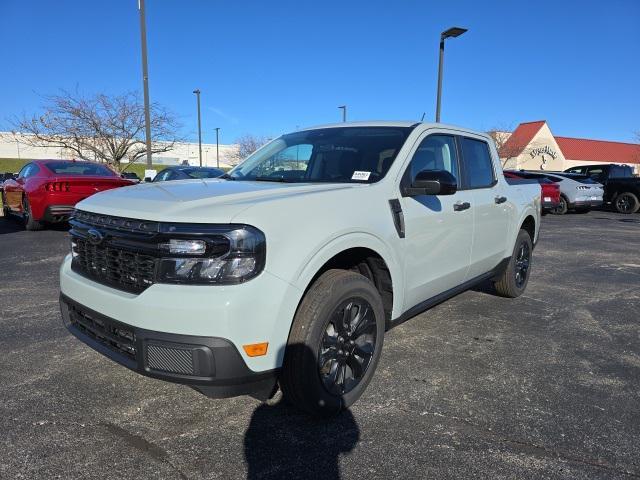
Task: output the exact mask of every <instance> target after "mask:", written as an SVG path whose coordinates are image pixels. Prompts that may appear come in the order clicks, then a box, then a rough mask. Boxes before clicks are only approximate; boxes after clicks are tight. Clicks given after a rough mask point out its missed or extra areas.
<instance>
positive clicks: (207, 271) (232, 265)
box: [158, 225, 266, 285]
mask: <svg viewBox="0 0 640 480" xmlns="http://www.w3.org/2000/svg"><path fill="white" fill-rule="evenodd" d="M167 233H170V234H179V235H180V236H181V237H187V236H190V237H196V238H179V239H171V240H169V241H168V242H166V243H163V244H161V245H160V248H161V249H163V250H165V251H167V252H168V253H169V254H175V255H176V256H180V257H181V258H162V259H161V260H160V265H159V269H158V282H161V283H189V284H195V285H206V284H212V283H214V284H225V285H229V284H236V283H242V282H246V281H247V280H249V279H251V278H253V277H255V276H256V275H258V274H259V273H260V272H261V271H262V269H263V268H264V263H265V258H266V243H265V237H264V234H263V233H262V232H261V231H260V230H258V229H257V228H254V227H250V226H247V225H242V226H230V227H229V228H227V229H224V227H220V226H215V227H214V226H211V227H210V228H208V229H207V228H203V229H201V230H199V229H198V226H197V225H191V226H189V227H188V228H187V229H184V228H181V227H176V226H175V225H174V226H172V227H171V228H169V229H167ZM210 234H214V235H213V236H211V235H210Z"/></svg>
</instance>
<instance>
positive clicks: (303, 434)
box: [244, 346, 360, 480]
mask: <svg viewBox="0 0 640 480" xmlns="http://www.w3.org/2000/svg"><path fill="white" fill-rule="evenodd" d="M303 348H304V350H305V352H304V353H305V355H306V356H307V360H310V359H313V361H315V355H313V353H312V352H311V350H310V349H309V348H308V347H307V346H303ZM301 363H303V362H301ZM304 363H306V362H304ZM359 439H360V429H359V428H358V424H357V423H356V421H355V418H354V416H353V414H352V413H351V411H350V410H348V409H343V410H342V411H340V413H338V414H337V415H334V416H329V417H314V416H311V415H309V414H307V413H304V412H302V411H301V410H298V409H297V408H295V407H294V406H293V405H291V404H289V403H288V402H287V401H286V400H285V399H284V398H283V396H282V392H281V391H279V392H278V393H277V394H276V396H275V397H274V398H272V399H271V400H270V401H269V402H267V403H263V404H261V405H260V406H259V407H258V408H256V409H255V410H254V412H253V414H252V416H251V421H250V423H249V427H248V428H247V431H246V432H245V436H244V455H245V460H246V463H247V478H248V479H249V480H256V479H282V478H290V479H298V478H304V479H316V478H318V479H326V480H335V479H340V478H341V476H340V465H339V461H340V455H341V454H347V453H349V452H351V451H352V450H353V449H354V448H355V447H356V445H357V444H358V441H359Z"/></svg>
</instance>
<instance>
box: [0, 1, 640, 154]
mask: <svg viewBox="0 0 640 480" xmlns="http://www.w3.org/2000/svg"><path fill="white" fill-rule="evenodd" d="M454 25H458V26H463V27H466V28H468V29H469V32H467V33H466V34H464V35H463V36H461V37H460V38H456V39H451V40H448V41H447V47H446V56H445V75H444V93H443V107H442V120H443V121H444V122H447V123H453V124H459V125H463V126H467V127H471V128H476V129H482V130H486V129H489V128H491V127H493V126H512V127H514V126H516V125H517V124H518V123H519V122H521V121H531V120H539V119H546V120H548V121H549V124H550V126H551V129H552V131H553V132H554V133H555V134H557V135H564V136H577V137H587V138H600V139H610V140H619V141H632V140H633V132H634V131H638V130H640V1H638V0H627V1H623V0H608V1H597V2H596V1H589V0H585V1H558V0H554V1H547V0H538V1H535V2H524V1H489V0H487V1H483V2H481V1H452V0H448V1H425V0H422V1H419V0H415V1H414V0H395V1H388V0H387V1H382V0H350V1H347V0H341V1H334V0H324V1H322V2H319V1H304V0H299V1H297V2H296V1H279V0H269V1H257V0H255V1H253V0H251V1H238V0H236V1H231V0H228V1H221V0H207V1H205V0H180V1H178V0H147V35H148V45H149V76H150V93H151V99H152V101H157V102H159V103H161V104H163V105H164V106H166V107H168V108H169V109H171V110H173V111H174V112H175V113H176V114H177V115H178V116H179V118H180V120H181V122H182V123H183V125H184V132H183V135H184V136H186V137H187V138H189V139H197V133H196V128H197V127H196V108H195V96H194V95H193V93H192V91H193V90H194V89H195V88H200V90H201V91H202V116H203V117H202V125H203V139H204V141H205V142H215V133H214V132H213V128H215V127H221V129H222V130H221V135H222V138H221V141H222V143H229V142H230V141H232V140H233V139H235V138H237V137H238V136H240V135H242V134H245V133H252V134H256V135H268V136H273V135H278V134H280V133H283V132H286V131H289V130H293V129H295V128H296V126H297V125H299V126H308V125H314V124H319V123H327V122H333V121H338V120H340V115H341V114H340V111H339V110H338V109H337V106H338V105H342V104H347V105H348V108H349V119H350V120H367V119H383V120H404V119H416V120H417V119H419V118H420V117H421V115H422V113H423V112H426V117H425V118H426V119H432V118H433V116H434V109H435V91H436V76H437V58H438V57H437V55H438V38H439V33H440V32H441V31H442V30H444V29H446V28H448V27H450V26H454ZM0 46H1V51H2V65H3V68H2V75H0V129H7V128H8V126H9V125H8V122H7V117H10V116H12V115H19V114H21V113H23V112H25V113H33V112H37V111H38V109H39V107H40V106H41V104H42V98H41V95H42V94H50V93H55V92H56V91H57V90H58V89H60V88H64V89H71V90H73V89H75V88H76V86H77V87H78V88H79V89H80V90H81V91H83V92H86V93H94V92H107V93H121V92H125V91H131V90H140V91H141V88H142V87H141V83H142V82H141V73H140V70H141V67H140V36H139V24H138V10H137V1H136V0H110V1H103V2H96V1H86V0H85V1H79V0H77V1H76V0H58V1H51V0H48V1H47V0H29V1H25V0H1V1H0Z"/></svg>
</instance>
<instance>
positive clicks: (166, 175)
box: [154, 170, 171, 182]
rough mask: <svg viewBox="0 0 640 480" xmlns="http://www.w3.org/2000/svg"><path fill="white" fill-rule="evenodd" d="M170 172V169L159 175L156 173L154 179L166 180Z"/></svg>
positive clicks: (157, 180) (158, 180)
mask: <svg viewBox="0 0 640 480" xmlns="http://www.w3.org/2000/svg"><path fill="white" fill-rule="evenodd" d="M170 173H171V171H170V170H163V171H162V172H160V173H159V174H158V175H156V178H154V181H156V182H164V181H165V180H166V179H167V177H168V176H169V174H170Z"/></svg>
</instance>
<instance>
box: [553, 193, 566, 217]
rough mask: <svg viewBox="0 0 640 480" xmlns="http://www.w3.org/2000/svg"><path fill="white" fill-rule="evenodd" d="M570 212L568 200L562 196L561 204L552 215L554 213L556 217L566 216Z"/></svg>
mask: <svg viewBox="0 0 640 480" xmlns="http://www.w3.org/2000/svg"><path fill="white" fill-rule="evenodd" d="M568 210H569V206H568V202H567V199H566V198H565V197H564V196H562V195H560V203H559V204H558V206H557V207H556V208H554V209H553V210H551V213H553V214H554V215H564V214H565V213H567V211H568Z"/></svg>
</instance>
